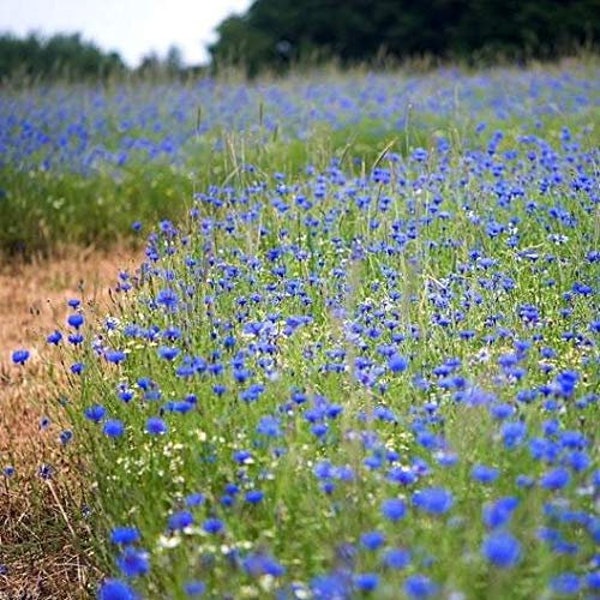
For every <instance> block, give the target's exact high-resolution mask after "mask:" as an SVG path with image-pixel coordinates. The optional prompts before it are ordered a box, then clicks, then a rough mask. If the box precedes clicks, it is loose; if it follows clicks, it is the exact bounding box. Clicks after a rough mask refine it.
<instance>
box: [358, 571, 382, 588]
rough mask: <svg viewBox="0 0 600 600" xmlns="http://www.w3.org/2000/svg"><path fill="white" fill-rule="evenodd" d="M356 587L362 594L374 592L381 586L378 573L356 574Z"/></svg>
mask: <svg viewBox="0 0 600 600" xmlns="http://www.w3.org/2000/svg"><path fill="white" fill-rule="evenodd" d="M352 583H353V584H354V587H355V588H356V589H357V590H359V591H361V592H372V591H373V590H375V589H377V586H378V585H379V575H378V574H377V573H356V574H355V575H354V576H353V577H352Z"/></svg>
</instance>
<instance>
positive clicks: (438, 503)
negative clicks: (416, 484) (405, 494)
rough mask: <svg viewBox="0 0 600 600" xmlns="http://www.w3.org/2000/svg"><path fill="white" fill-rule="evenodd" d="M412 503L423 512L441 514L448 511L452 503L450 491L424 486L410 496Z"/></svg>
mask: <svg viewBox="0 0 600 600" xmlns="http://www.w3.org/2000/svg"><path fill="white" fill-rule="evenodd" d="M412 502H413V504H414V505H415V506H416V507H417V508H419V509H421V510H424V511H425V512H428V513H430V514H433V515H441V514H443V513H445V512H448V511H449V510H450V509H451V508H452V505H453V504H454V498H453V496H452V493H451V492H449V491H448V490H446V489H444V488H437V487H431V488H424V489H422V490H418V491H416V492H415V493H414V494H413V496H412Z"/></svg>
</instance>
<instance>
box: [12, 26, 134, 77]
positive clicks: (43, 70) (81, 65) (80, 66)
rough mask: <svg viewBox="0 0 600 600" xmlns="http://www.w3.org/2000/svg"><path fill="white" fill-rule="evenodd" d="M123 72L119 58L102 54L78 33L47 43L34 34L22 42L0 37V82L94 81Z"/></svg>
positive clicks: (112, 53) (62, 36)
mask: <svg viewBox="0 0 600 600" xmlns="http://www.w3.org/2000/svg"><path fill="white" fill-rule="evenodd" d="M123 71H125V65H124V63H123V61H122V59H121V57H120V56H119V54H117V53H116V52H109V53H105V52H103V51H102V50H100V49H99V48H98V47H97V46H96V45H95V44H93V43H91V42H86V41H84V40H82V39H81V35H80V34H78V33H74V34H57V35H54V36H52V37H50V38H47V39H45V38H42V37H40V36H38V35H36V34H30V35H28V36H27V37H26V38H24V39H21V38H17V37H15V36H13V35H11V34H2V35H0V80H4V79H7V78H11V77H12V78H21V79H28V80H31V79H43V80H49V79H56V78H62V77H65V78H68V79H72V80H81V79H98V78H104V77H107V76H109V75H111V74H115V73H121V72H123Z"/></svg>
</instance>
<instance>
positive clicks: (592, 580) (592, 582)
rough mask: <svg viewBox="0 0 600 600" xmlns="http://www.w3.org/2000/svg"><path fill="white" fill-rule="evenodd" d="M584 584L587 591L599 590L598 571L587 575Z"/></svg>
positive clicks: (599, 572) (599, 576) (599, 577)
mask: <svg viewBox="0 0 600 600" xmlns="http://www.w3.org/2000/svg"><path fill="white" fill-rule="evenodd" d="M585 584H586V586H587V588H588V589H589V590H600V571H593V572H592V573H588V574H587V575H586V578H585Z"/></svg>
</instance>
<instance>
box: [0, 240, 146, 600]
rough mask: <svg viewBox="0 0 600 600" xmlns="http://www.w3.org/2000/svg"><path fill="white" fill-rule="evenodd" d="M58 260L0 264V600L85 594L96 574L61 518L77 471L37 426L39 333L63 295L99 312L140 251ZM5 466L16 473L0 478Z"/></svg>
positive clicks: (53, 432)
mask: <svg viewBox="0 0 600 600" xmlns="http://www.w3.org/2000/svg"><path fill="white" fill-rule="evenodd" d="M65 256H66V257H65V258H61V259H54V260H50V261H41V262H35V263H33V264H27V265H24V264H10V263H8V262H4V264H3V263H1V262H0V600H13V599H14V600H17V599H27V600H37V599H38V598H40V599H41V598H44V599H52V598H56V599H59V598H60V599H68V598H84V597H88V595H89V585H90V580H92V579H94V577H95V576H97V574H95V573H92V572H91V569H90V567H89V566H88V564H89V561H86V557H85V556H82V552H81V548H80V547H79V544H78V542H77V537H79V536H78V535H75V536H74V534H76V533H77V532H75V531H74V524H73V522H71V518H70V515H71V514H72V513H73V510H80V507H79V506H78V502H77V500H76V499H75V497H74V495H73V490H74V489H75V487H76V485H74V482H75V483H76V473H77V469H76V468H75V465H72V464H69V452H68V451H66V450H65V449H61V445H60V443H59V441H58V437H59V434H60V430H61V428H60V426H59V425H58V424H57V423H54V422H51V423H50V424H48V425H47V426H46V423H44V422H42V419H43V418H44V417H46V416H47V415H51V414H52V412H53V409H52V408H51V406H52V404H53V403H55V402H56V396H55V395H56V390H57V384H58V383H60V382H57V381H56V380H55V378H56V377H59V373H60V368H59V369H57V370H56V374H55V375H53V376H52V379H54V381H50V380H49V377H50V376H49V363H50V362H51V360H52V358H51V355H52V352H51V351H50V349H49V348H48V347H47V343H46V336H47V335H48V334H49V333H50V332H52V331H54V329H57V328H60V329H63V330H64V325H65V319H66V316H67V314H68V313H69V310H70V309H69V307H68V305H67V300H69V299H71V298H78V299H81V300H83V302H84V303H85V304H92V305H94V308H95V309H97V310H106V309H107V307H108V306H109V304H110V299H109V290H110V289H111V288H112V289H114V286H115V284H116V281H117V276H118V273H119V271H120V270H129V271H134V270H135V267H136V265H137V264H139V261H140V256H139V253H138V255H136V254H135V253H132V252H131V251H128V250H112V251H111V252H109V253H106V252H102V253H101V252H96V251H93V250H90V251H85V250H82V249H81V248H74V249H73V250H72V252H71V253H70V254H66V255H65ZM18 348H26V349H28V350H29V351H30V352H31V357H30V359H29V361H28V362H27V364H26V365H25V367H19V366H18V365H14V364H13V363H12V360H11V354H12V352H13V350H15V349H18ZM54 412H56V410H54ZM45 462H47V463H48V464H51V465H53V466H54V468H55V470H56V474H55V475H54V476H53V477H52V478H51V479H43V478H42V477H40V474H39V467H40V464H43V463H45ZM6 467H12V468H14V469H15V474H14V475H13V476H11V477H7V476H5V475H4V474H3V470H4V469H5V468H6Z"/></svg>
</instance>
